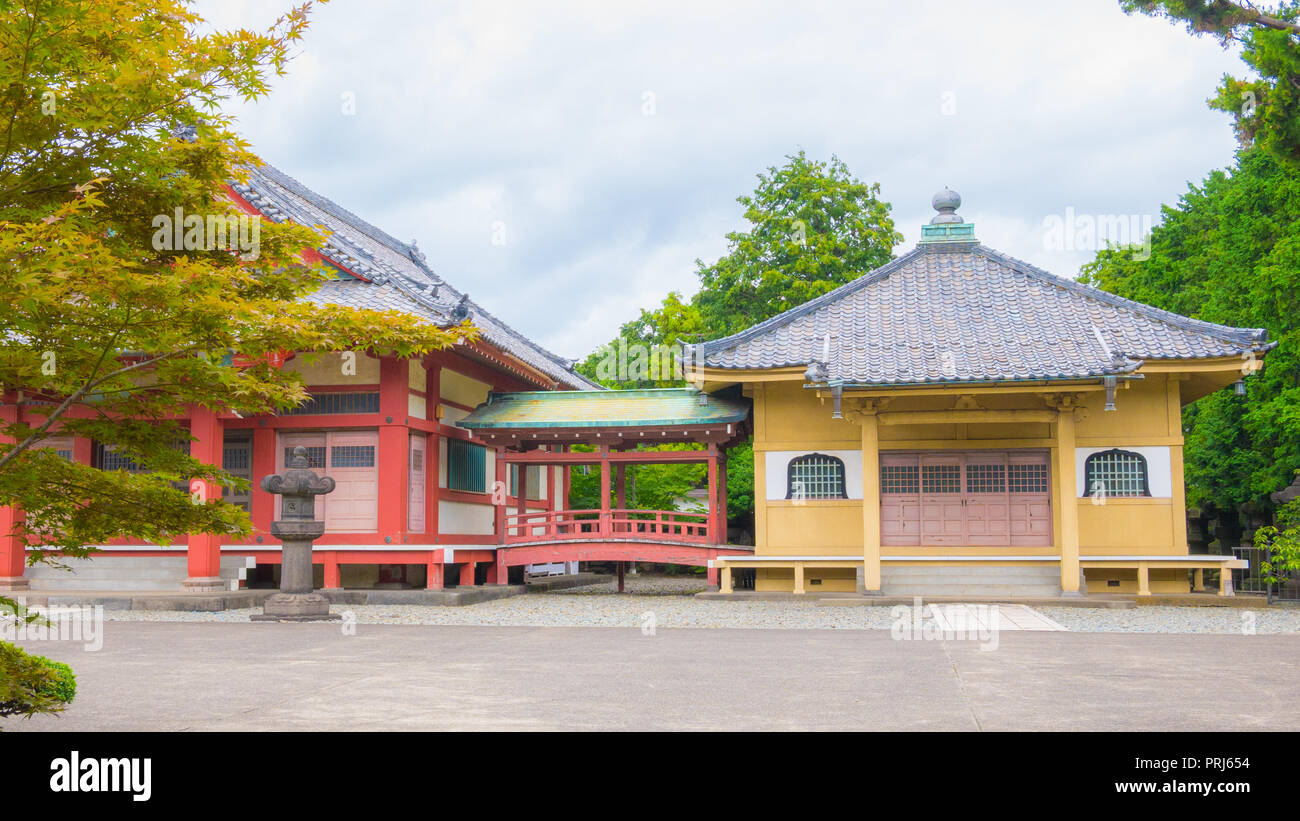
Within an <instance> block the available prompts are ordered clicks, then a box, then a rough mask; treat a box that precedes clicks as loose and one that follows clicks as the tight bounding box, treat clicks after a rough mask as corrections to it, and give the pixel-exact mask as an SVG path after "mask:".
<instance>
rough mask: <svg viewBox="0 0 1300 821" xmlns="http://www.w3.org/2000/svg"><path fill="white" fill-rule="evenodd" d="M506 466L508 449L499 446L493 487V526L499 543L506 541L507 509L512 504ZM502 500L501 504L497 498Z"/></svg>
mask: <svg viewBox="0 0 1300 821" xmlns="http://www.w3.org/2000/svg"><path fill="white" fill-rule="evenodd" d="M507 470H508V469H507V466H506V449H505V448H497V456H496V476H497V478H496V485H495V486H494V487H493V488H492V500H493V502H492V503H493V505H494V508H493V511H492V512H493V515H494V517H495V524H494V525H493V527H494V528H495V529H496V533H497V544H505V543H506V509H507V508H508V507H509V505H510V482H509V481H507ZM498 499H500V500H502V501H501V502H500V503H499V504H498V503H497V501H496V500H498Z"/></svg>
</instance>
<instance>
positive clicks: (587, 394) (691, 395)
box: [456, 388, 749, 430]
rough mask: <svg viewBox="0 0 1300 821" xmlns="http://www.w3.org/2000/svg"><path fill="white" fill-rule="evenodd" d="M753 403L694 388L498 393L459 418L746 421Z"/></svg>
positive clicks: (603, 423) (529, 423)
mask: <svg viewBox="0 0 1300 821" xmlns="http://www.w3.org/2000/svg"><path fill="white" fill-rule="evenodd" d="M748 415H749V405H748V403H746V402H741V401H737V400H734V399H720V398H718V397H716V396H710V395H709V394H705V393H701V392H700V391H697V390H695V389H694V388H651V389H647V390H629V391H522V392H518V393H493V394H489V395H488V401H487V402H485V403H484V404H482V405H479V406H478V407H477V408H475V409H474V410H473V411H472V412H471V413H470V414H469V416H466V417H465V418H464V419H461V420H460V421H458V422H457V423H456V424H457V426H459V427H462V428H469V429H471V430H480V429H487V428H616V427H617V428H622V427H656V426H664V427H667V426H680V425H716V424H724V425H725V424H728V423H735V422H740V421H743V420H744V419H745V418H746V417H747V416H748Z"/></svg>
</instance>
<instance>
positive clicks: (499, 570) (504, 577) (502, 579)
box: [488, 548, 510, 584]
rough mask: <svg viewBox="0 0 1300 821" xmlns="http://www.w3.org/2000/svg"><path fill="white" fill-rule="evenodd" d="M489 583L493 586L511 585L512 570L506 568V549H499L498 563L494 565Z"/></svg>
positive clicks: (495, 562)
mask: <svg viewBox="0 0 1300 821" xmlns="http://www.w3.org/2000/svg"><path fill="white" fill-rule="evenodd" d="M488 581H490V582H492V583H493V584H510V568H508V567H506V551H505V549H504V548H498V549H497V555H496V561H494V562H493V563H492V578H491V579H489V580H488Z"/></svg>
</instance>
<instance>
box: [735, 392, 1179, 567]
mask: <svg viewBox="0 0 1300 821" xmlns="http://www.w3.org/2000/svg"><path fill="white" fill-rule="evenodd" d="M1122 384H1124V383H1122ZM1127 384H1128V387H1122V388H1121V389H1119V390H1118V391H1117V392H1116V399H1115V401H1116V405H1117V408H1118V410H1116V411H1114V412H1107V411H1105V410H1104V406H1105V392H1104V391H1100V390H1092V391H1086V392H1082V393H1083V400H1082V404H1083V408H1084V411H1083V413H1082V414H1081V415H1082V417H1083V418H1081V419H1079V420H1078V421H1077V423H1076V437H1077V442H1076V445H1077V446H1078V447H1080V448H1091V447H1125V446H1128V447H1142V446H1165V447H1169V448H1171V460H1170V461H1171V467H1172V469H1173V473H1174V476H1173V498H1172V499H1114V498H1112V499H1108V500H1107V504H1105V505H1093V504H1092V500H1091V499H1089V498H1087V497H1084V498H1080V499H1075V500H1074V502H1073V503H1074V504H1076V505H1077V508H1078V512H1079V545H1080V553H1081V554H1083V555H1089V554H1099V555H1120V554H1135V553H1142V554H1153V555H1169V554H1178V555H1181V554H1185V553H1186V552H1187V541H1186V523H1185V521H1184V519H1183V517H1184V500H1183V498H1182V493H1183V480H1182V475H1181V474H1182V464H1183V460H1182V433H1181V429H1180V427H1181V414H1180V407H1179V405H1180V402H1179V385H1180V381H1179V376H1178V375H1177V374H1165V373H1154V374H1151V375H1149V376H1147V377H1146V378H1145V379H1142V380H1134V381H1132V382H1129V383H1127ZM745 389H746V393H747V395H749V396H751V397H752V399H753V401H754V450H755V451H756V452H757V453H759V454H761V453H763V452H765V451H774V450H809V451H811V450H833V449H858V448H860V447H861V432H860V428H859V427H858V426H857V425H856V424H854V423H853V422H851V421H849V420H847V419H845V420H837V419H832V418H831V400H830V398H829V396H827V397H825V399H824V400H819V398H818V397H817V395H816V392H815V391H810V390H806V389H804V387H803V383H802V382H801V381H799V382H794V381H792V382H753V383H747V384H746V385H745ZM960 395H961V391H960V389H957V390H953V391H951V392H950V393H947V394H943V395H936V396H905V395H903V394H899V395H898V396H897V397H896V398H894V400H893V401H892V402H891V403H890V405H889V406H888V407H887V408H886V411H898V410H939V409H946V408H951V407H953V404H954V402H955V401H956V399H957V397H958V396H960ZM976 399H977V401H978V403H979V405H980V407H983V408H987V409H990V410H1013V409H1030V410H1043V409H1045V408H1046V405H1045V404H1044V402H1043V399H1042V398H1041V395H1039V394H1032V393H1024V394H979V395H977V396H976ZM1053 428H1054V426H1053V425H1051V424H1048V423H1028V424H932V425H881V426H880V440H881V448H882V450H890V449H893V450H900V449H909V450H910V449H918V450H928V449H934V450H941V449H968V448H979V447H1000V448H1045V449H1048V450H1051V451H1052V456H1053V459H1052V465H1053V470H1058V469H1059V470H1071V471H1073V470H1074V469H1075V465H1074V460H1073V459H1064V460H1062V459H1058V458H1057V454H1056V452H1055V450H1054V447H1055V441H1054V439H1053V436H1054V430H1053ZM763 463H764V460H763V459H762V458H761V457H760V458H756V459H755V467H756V476H755V489H756V493H755V497H756V498H755V517H756V522H755V535H756V541H757V547H756V553H757V555H760V556H761V555H835V556H838V555H855V554H858V553H860V552H861V549H862V537H863V531H862V527H863V525H862V515H861V513H862V509H861V503H860V502H856V501H849V502H840V501H837V502H807V503H805V504H803V505H798V506H796V505H794V504H792V503H791V502H788V501H768V500H767V499H766V498H764V497H765V496H766V494H765V493H764V492H763V488H765V487H766V482H765V477H764V475H763ZM1059 498H1060V494H1059V484H1058V483H1057V482H1056V481H1053V504H1054V505H1056V504H1058V503H1059ZM1058 521H1059V519H1058ZM937 549H940V548H932V547H924V548H901V547H889V548H886V549H885V552H887V553H889V554H892V555H925V554H927V553H929V554H933V553H934V551H935V550H937ZM948 549H951V548H948ZM962 552H963V553H968V554H970V555H980V554H983V555H996V554H998V553H1003V554H1005V553H1014V554H1017V555H1044V554H1049V553H1053V552H1054V549H1053V548H992V549H989V548H963V549H962ZM810 572H811V571H810ZM780 573H781V571H780V570H779V569H776V568H771V569H763V570H761V571H760V572H759V574H758V580H759V584H760V589H763V588H762V587H761V585H763V584H767V583H771V584H776V585H778V586H779V585H780V584H786V585H788V584H789V582H790V580H792V579H793V576H782V575H780ZM765 580H766V581H765ZM1152 584H1153V589H1155V588H1154V585H1155V579H1154V576H1153V580H1152ZM773 589H775V588H773Z"/></svg>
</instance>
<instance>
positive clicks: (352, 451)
mask: <svg viewBox="0 0 1300 821" xmlns="http://www.w3.org/2000/svg"><path fill="white" fill-rule="evenodd" d="M374 466H375V446H374V445H337V446H335V447H332V448H330V467H335V468H372V467H374Z"/></svg>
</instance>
